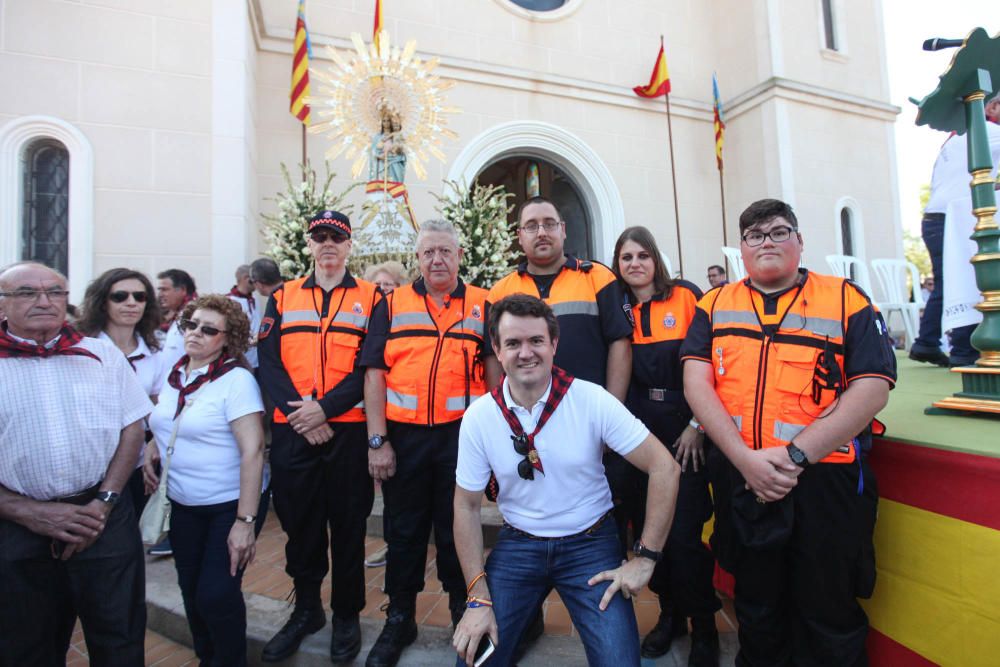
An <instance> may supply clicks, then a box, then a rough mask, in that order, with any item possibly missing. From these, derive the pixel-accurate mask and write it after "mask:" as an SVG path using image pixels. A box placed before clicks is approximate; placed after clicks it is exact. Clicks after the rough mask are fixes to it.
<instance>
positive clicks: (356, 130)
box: [306, 31, 461, 180]
mask: <svg viewBox="0 0 1000 667" xmlns="http://www.w3.org/2000/svg"><path fill="white" fill-rule="evenodd" d="M351 41H352V42H354V53H350V52H348V53H349V56H348V58H349V59H345V57H344V56H342V55H341V54H340V53H339V52H338V51H337V49H335V48H334V47H332V46H327V53H328V54H329V56H330V59H331V60H332V61H333V65H331V66H329V67H328V68H326V70H325V71H324V70H322V69H317V70H316V71H314V72H312V74H313V75H314V76H315V77H316V78H317V79H318V80H319V81H320V84H321V85H320V86H319V91H320V93H321V95H319V96H313V97H310V98H309V99H307V100H306V102H307V103H308V104H310V105H311V106H312V110H313V112H314V113H315V114H316V115H317V116H318V117H319V118H320V119H321V120H320V122H318V123H315V124H313V125H312V126H311V127H310V128H309V131H310V132H312V133H315V134H324V135H325V136H326V137H327V138H329V139H330V140H331V141H332V142H333V145H332V146H331V147H330V149H329V150H328V151H327V152H326V157H327V158H328V159H330V160H333V159H335V158H336V157H337V156H339V155H340V154H341V153H343V154H344V157H346V158H347V159H348V160H351V159H353V160H354V163H353V164H352V165H351V176H352V177H353V178H355V179H357V178H358V176H359V175H360V174H361V172H362V171H363V170H364V168H365V165H366V164H367V162H368V152H369V151H368V148H369V144H370V142H371V140H372V137H373V136H374V135H375V134H377V133H378V132H380V131H381V129H382V123H381V117H380V111H381V109H382V107H383V106H387V107H388V108H389V109H391V110H392V111H393V112H394V113H396V114H398V116H399V119H400V121H401V124H402V131H401V135H402V139H403V145H404V147H405V152H406V157H407V163H408V164H409V165H411V166H412V167H413V171H414V172H415V173H416V174H417V177H418V178H419V179H421V180H424V179H426V178H427V169H426V168H425V166H424V165H425V163H426V162H428V160H429V157H428V155H433V156H434V157H436V158H437V159H439V160H441V161H442V162H444V161H445V155H444V153H442V152H441V148H440V146H441V144H442V140H443V138H448V139H457V138H458V135H457V134H455V133H454V132H452V131H451V130H449V129H448V128H446V127H445V124H446V123H447V121H448V114H454V113H460V112H461V109H459V108H457V107H448V106H444V102H445V100H444V96H443V93H444V92H445V91H446V90H448V89H449V88H451V87H452V86H453V85H454V82H453V81H447V80H443V79H441V78H439V77H438V76H436V75H434V74H433V71H434V68H435V67H437V65H438V59H437V58H433V59H431V60H428V61H421V59H420V58H418V57H415V56H414V52H415V51H416V47H417V43H416V42H415V41H413V40H411V41H409V42H407V43H406V46H405V47H404V48H403V49H402V50H400V49H399V47H398V46H396V47H393V46H392V45H391V43H390V41H389V34H388V33H387V32H385V31H383V32H382V33H381V35H380V40H379V48H378V50H376V48H375V46H374V45H366V44H365V43H364V41H363V40H362V39H361V35H359V34H358V33H353V34H351ZM345 55H347V54H345Z"/></svg>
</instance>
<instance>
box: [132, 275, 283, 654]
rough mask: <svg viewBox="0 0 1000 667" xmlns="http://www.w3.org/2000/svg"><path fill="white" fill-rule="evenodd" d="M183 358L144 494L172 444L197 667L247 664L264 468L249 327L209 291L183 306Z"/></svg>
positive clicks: (183, 581)
mask: <svg viewBox="0 0 1000 667" xmlns="http://www.w3.org/2000/svg"><path fill="white" fill-rule="evenodd" d="M178 325H179V327H180V330H181V331H182V332H183V334H184V351H185V354H184V356H183V357H181V359H180V361H178V362H177V364H176V365H175V366H174V367H173V369H172V370H171V371H170V375H169V376H168V378H167V384H166V385H164V387H163V390H162V391H161V393H160V402H159V403H158V404H157V406H156V408H155V409H154V410H153V413H152V414H151V415H150V417H149V423H150V426H151V427H152V429H153V433H154V434H155V435H156V442H157V444H158V445H159V447H158V448H157V447H150V448H149V449H148V450H147V452H146V460H145V465H144V467H143V472H144V474H145V478H146V488H147V490H149V491H150V492H152V491H154V490H155V489H156V487H157V486H158V484H159V483H160V482H161V480H160V478H159V470H158V467H157V463H158V462H159V460H160V459H161V457H166V456H167V452H168V447H169V446H170V443H171V441H172V442H173V449H172V453H170V461H169V465H168V472H167V476H166V479H165V480H162V481H163V482H164V483H165V484H166V485H167V497H168V498H170V502H171V513H170V541H171V544H172V546H173V550H174V564H175V565H176V567H177V580H178V584H179V585H180V589H181V596H182V597H183V600H184V611H185V613H186V615H187V620H188V625H189V626H190V628H191V636H192V638H193V643H194V651H195V653H196V654H197V656H198V658H199V659H200V660H201V664H203V665H227V666H228V665H233V666H238V665H245V664H246V649H247V644H246V606H245V605H244V602H243V594H242V592H241V590H240V586H241V583H242V578H243V571H244V569H245V568H246V567H247V566H248V565H249V564H250V563H251V562H252V561H253V558H254V553H255V542H256V537H257V532H259V531H258V529H257V514H258V511H259V507H260V503H261V490H262V488H263V481H264V480H263V479H262V478H263V468H264V430H263V425H262V420H261V414H262V413H263V411H264V405H263V403H262V402H261V397H260V390H259V389H258V387H257V382H256V380H254V377H253V374H252V373H251V372H250V370H249V369H248V367H247V364H246V360H245V358H244V356H243V353H244V352H245V351H246V348H247V343H248V341H249V339H250V336H249V333H250V331H249V330H250V324H249V322H248V320H247V317H246V315H245V314H244V313H243V310H242V308H240V306H239V304H237V303H235V302H234V301H232V300H230V299H229V298H227V297H225V296H222V295H218V294H213V295H209V296H204V297H200V298H198V299H196V300H194V301H192V302H190V303H188V304H187V305H186V306H185V307H184V311H183V312H182V313H181V318H180V320H179V322H178Z"/></svg>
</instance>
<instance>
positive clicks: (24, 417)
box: [0, 338, 153, 500]
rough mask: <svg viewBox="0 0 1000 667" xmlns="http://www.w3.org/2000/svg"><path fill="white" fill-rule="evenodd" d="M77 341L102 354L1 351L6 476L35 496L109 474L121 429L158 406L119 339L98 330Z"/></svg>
mask: <svg viewBox="0 0 1000 667" xmlns="http://www.w3.org/2000/svg"><path fill="white" fill-rule="evenodd" d="M52 343H53V341H50V342H49V346H51V344H52ZM77 347H80V348H83V349H86V350H89V351H91V352H93V353H94V354H96V355H97V356H98V357H99V358H100V361H99V362H98V361H96V360H94V359H91V358H90V357H82V356H63V355H59V356H54V357H49V358H47V359H43V358H39V357H17V358H11V359H0V484H2V485H3V486H5V487H7V488H8V489H10V490H11V491H13V492H15V493H20V494H21V495H25V496H28V497H29V498H34V499H35V500H51V499H53V498H61V497H64V496H69V495H73V494H75V493H79V492H81V491H83V490H85V489H87V488H89V487H90V486H92V485H94V484H96V483H97V482H99V481H101V480H102V479H104V474H105V473H106V472H107V469H108V464H109V463H111V458H112V457H113V456H114V454H115V452H116V451H117V450H118V441H119V439H120V438H121V431H122V429H123V428H124V427H126V426H128V425H129V424H132V423H133V422H136V421H138V420H140V419H142V418H143V417H145V416H146V415H148V414H149V411H150V410H152V408H153V404H152V403H150V402H149V398H147V396H146V393H145V392H144V391H143V390H142V387H140V386H139V382H138V380H137V379H136V376H135V373H133V372H132V369H131V368H129V365H128V362H127V361H125V355H123V354H122V353H121V351H120V350H119V349H118V348H117V347H115V346H114V345H113V344H112V343H108V342H105V341H103V340H98V339H97V338H84V339H83V340H81V341H80V342H79V343H78V344H77Z"/></svg>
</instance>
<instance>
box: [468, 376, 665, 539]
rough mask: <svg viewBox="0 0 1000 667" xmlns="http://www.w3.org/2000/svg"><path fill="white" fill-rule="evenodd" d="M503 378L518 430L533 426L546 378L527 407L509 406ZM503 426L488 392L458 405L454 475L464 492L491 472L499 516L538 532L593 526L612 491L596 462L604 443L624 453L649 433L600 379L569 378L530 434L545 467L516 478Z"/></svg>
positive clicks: (481, 485)
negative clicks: (598, 382) (460, 411)
mask: <svg viewBox="0 0 1000 667" xmlns="http://www.w3.org/2000/svg"><path fill="white" fill-rule="evenodd" d="M507 383H508V380H507V379H506V378H505V379H504V384H503V397H504V399H505V400H506V402H507V405H508V406H510V409H511V411H512V412H513V413H514V414H515V415H517V418H518V420H520V422H521V427H522V428H523V429H524V432H525V433H531V432H532V431H534V430H535V425H536V424H537V423H538V419H539V418H540V417H541V413H542V408H543V407H544V405H545V400H546V399H547V398H548V396H549V391H551V388H552V387H551V384H550V385H549V389H547V390H546V391H545V394H544V395H542V397H541V398H540V399H539V401H538V402H537V403H536V404H535V405H534V406H533V407H532V409H531V411H530V412H529V411H528V410H525V409H524V408H522V407H520V406H518V405H516V404H515V403H514V401H513V400H512V399H511V397H510V390H509V388H508V384H507ZM511 435H512V432H511V429H510V425H508V424H507V421H506V420H505V419H504V417H503V413H502V412H501V411H500V406H498V405H497V404H496V401H494V400H493V397H492V396H490V395H489V394H487V395H485V396H481V397H480V398H478V399H476V401H474V402H473V403H472V405H470V406H469V409H468V410H466V411H465V416H464V417H463V418H462V427H461V431H460V434H459V437H458V467H457V469H456V471H455V481H456V483H457V484H458V486H460V487H462V488H463V489H466V490H467V491H473V492H476V491H482V490H483V489H485V488H486V484H487V482H489V478H490V471H492V472H493V473H494V474H495V475H496V477H497V482H498V483H499V485H500V493H499V496H498V497H497V506H498V507H499V509H500V513H501V514H503V517H504V520H506V521H507V523H509V524H510V525H512V526H514V527H515V528H517V529H519V530H523V531H525V532H527V533H531V534H532V535H538V536H539V537H561V536H563V535H572V534H574V533H579V532H580V531H583V530H586V529H587V528H589V527H590V526H592V525H593V524H594V523H595V522H596V521H597V520H598V519H600V518H601V516H602V515H604V513H605V512H607V511H608V510H610V509H611V507H612V502H611V490H610V489H609V488H608V483H607V480H606V479H605V477H604V465H603V464H602V463H601V454H602V453H603V444H604V443H607V445H608V446H609V447H610V448H611V449H613V450H614V451H616V452H618V453H619V454H621V455H622V456H625V455H626V454H628V453H629V452H631V451H632V450H633V449H635V448H636V447H638V446H639V445H640V444H641V443H642V441H643V440H645V439H646V437H647V436H648V435H649V429H647V428H646V427H645V426H644V425H643V424H642V422H641V421H639V420H638V419H636V418H635V417H634V416H633V415H632V413H630V412H629V411H628V410H627V409H626V408H625V406H624V405H622V404H621V403H620V402H619V401H618V399H616V398H615V397H614V396H612V395H611V394H609V393H608V392H607V391H605V390H604V389H603V388H602V387H600V386H599V385H596V384H593V383H592V382H587V381H585V380H580V379H579V378H577V379H574V380H573V384H571V385H570V388H569V391H568V392H567V393H566V395H565V396H564V397H563V399H562V401H561V402H560V403H559V406H558V407H557V408H556V410H555V412H553V413H552V415H551V416H550V417H549V420H548V421H547V422H546V423H545V426H544V427H542V430H541V431H540V432H539V433H538V435H536V436H535V447H536V449H537V450H538V456H539V458H540V459H541V461H542V466H543V467H544V468H545V473H544V474H542V473H539V472H538V471H537V470H536V471H535V479H533V480H523V479H521V478H520V476H518V474H517V465H518V463H519V462H520V461H522V460H523V459H524V457H523V456H521V455H519V454H518V453H517V452H516V451H514V443H513V442H512V441H511Z"/></svg>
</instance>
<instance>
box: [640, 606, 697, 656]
mask: <svg viewBox="0 0 1000 667" xmlns="http://www.w3.org/2000/svg"><path fill="white" fill-rule="evenodd" d="M686 634H687V619H686V618H685V617H683V616H674V615H673V614H671V613H670V612H669V611H663V610H661V611H660V618H659V620H657V621H656V625H654V626H653V629H652V630H650V631H649V634H648V635H646V638H645V639H643V640H642V648H641V650H642V657H644V658H659V657H660V656H662V655H666V654H667V653H668V652H669V651H670V645H671V644H673V642H674V638H675V637H683V636H684V635H686Z"/></svg>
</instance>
